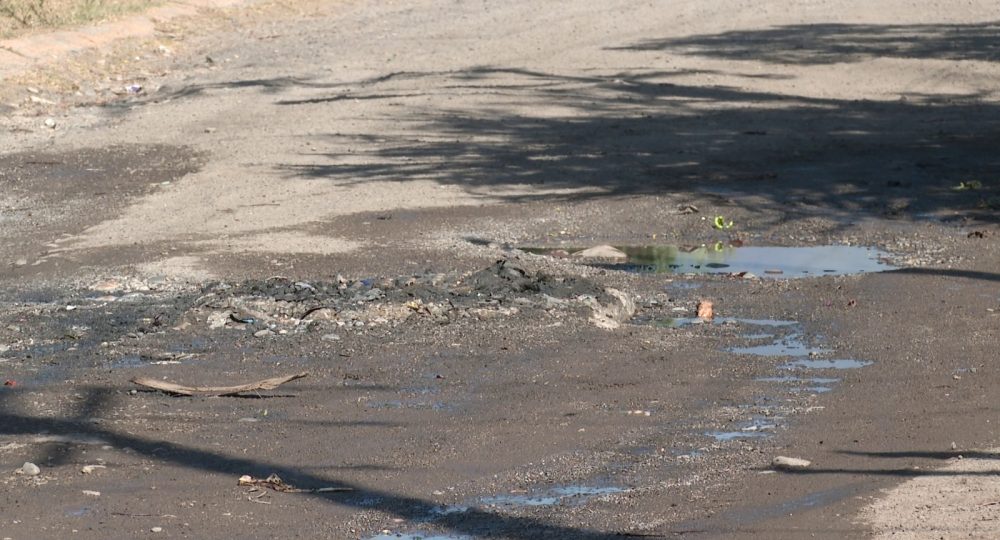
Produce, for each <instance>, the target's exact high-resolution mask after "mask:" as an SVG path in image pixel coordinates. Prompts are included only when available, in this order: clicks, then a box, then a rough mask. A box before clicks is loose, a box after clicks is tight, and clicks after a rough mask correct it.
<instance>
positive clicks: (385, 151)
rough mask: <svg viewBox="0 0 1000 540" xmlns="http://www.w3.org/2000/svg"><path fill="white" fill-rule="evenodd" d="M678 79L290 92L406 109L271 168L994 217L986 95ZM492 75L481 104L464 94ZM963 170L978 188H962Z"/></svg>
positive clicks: (518, 196)
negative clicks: (432, 99)
mask: <svg viewBox="0 0 1000 540" xmlns="http://www.w3.org/2000/svg"><path fill="white" fill-rule="evenodd" d="M676 76H677V74H675V73H670V72H642V73H618V74H612V75H609V76H606V77H592V78H580V77H563V76H561V75H558V74H552V73H538V72H531V71H524V70H517V71H512V70H509V69H492V68H478V69H475V70H470V71H468V72H465V73H462V74H454V73H448V74H444V75H442V74H434V73H431V74H427V75H426V80H425V81H423V82H422V83H421V84H420V86H421V87H422V88H423V90H422V92H423V95H424V97H423V98H421V99H426V96H428V95H437V96H444V95H449V94H453V95H454V96H455V99H465V100H467V101H469V103H468V104H467V105H464V106H450V107H448V108H427V107H425V106H423V105H420V104H419V103H418V101H419V100H411V99H410V98H408V97H406V96H407V95H408V94H409V93H410V90H411V87H410V86H409V84H411V83H412V81H413V78H414V76H412V75H411V76H410V77H408V78H407V80H406V81H407V82H406V84H403V85H399V84H398V83H373V85H374V86H376V87H375V88H367V87H365V86H363V85H362V86H361V87H360V88H361V89H360V90H359V89H357V88H355V89H353V90H352V91H351V92H350V94H346V93H336V94H333V95H323V96H315V97H310V98H303V99H300V100H292V101H289V100H285V101H284V103H286V105H285V106H292V105H293V104H294V105H296V106H301V105H302V104H305V103H308V104H310V105H315V104H317V103H320V102H333V101H337V102H339V104H340V106H343V107H353V106H356V105H354V102H353V101H352V100H359V101H369V100H379V99H385V100H395V101H394V102H393V103H394V104H396V105H399V107H398V110H399V111H400V114H399V117H398V118H397V119H396V120H395V127H393V128H392V129H388V130H384V131H380V132H379V133H367V132H363V131H354V132H351V131H350V130H349V129H344V130H342V131H338V132H331V133H327V134H325V135H320V136H317V137H315V138H314V141H315V143H316V150H315V151H313V152H310V153H306V154H303V155H302V156H301V157H302V159H301V160H299V162H298V163H285V164H281V165H279V169H280V170H282V171H283V172H284V173H285V174H286V176H287V177H288V178H289V179H324V180H330V181H333V182H335V183H337V184H338V185H353V184H359V183H364V182H369V181H391V182H407V181H413V180H429V181H434V182H438V183H442V184H450V185H456V186H461V187H463V188H464V189H466V190H468V191H469V192H472V193H476V194H482V195H483V196H489V197H495V198H497V197H498V198H500V199H503V200H507V201H511V202H519V201H530V200H585V199H593V198H601V197H609V196H628V195H645V194H671V193H680V194H684V193H688V194H714V195H718V196H722V197H724V198H726V199H729V200H735V201H738V202H737V204H739V205H741V206H744V207H746V208H747V209H749V210H776V211H778V212H779V213H781V214H783V215H787V216H790V217H793V218H794V217H803V216H813V215H820V216H827V217H833V218H836V219H841V220H843V221H845V222H852V221H855V220H857V219H863V218H867V217H874V218H889V219H962V218H967V217H972V218H977V219H981V220H985V221H997V212H996V211H995V208H996V207H997V205H998V204H1000V199H997V194H998V193H1000V192H998V187H1000V186H998V184H997V182H996V180H995V179H996V178H997V177H998V175H1000V156H998V155H997V154H996V152H994V150H993V148H994V141H995V140H996V137H997V134H998V133H1000V108H998V107H997V106H996V105H995V104H993V103H991V102H988V101H986V97H985V96H982V95H969V96H911V97H910V98H909V99H907V100H903V101H894V102H864V101H850V100H838V99H831V98H816V97H795V96H786V95H780V94H776V93H768V92H761V91H750V90H745V89H739V88H730V87H705V86H694V85H685V84H678V83H673V82H670V81H671V79H673V78H674V77H676ZM511 77H514V78H515V79H516V80H517V81H518V82H519V83H521V84H510V78H511ZM390 81H391V80H390ZM491 81H493V82H494V83H496V84H497V88H494V89H493V90H491V93H490V94H489V98H488V99H486V98H484V97H483V94H478V95H475V96H473V97H469V93H473V94H475V92H476V90H474V89H475V88H489V87H490V85H491V84H492V83H491ZM383 85H388V86H387V87H382V86H383ZM463 85H464V86H463ZM501 85H504V86H505V87H500V86H501ZM459 88H464V90H459ZM446 102H447V100H446ZM971 180H975V181H976V182H978V184H973V183H971V182H970V183H968V184H966V185H978V187H977V188H975V189H961V186H962V184H961V183H962V182H966V181H971Z"/></svg>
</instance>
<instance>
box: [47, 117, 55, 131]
mask: <svg viewBox="0 0 1000 540" xmlns="http://www.w3.org/2000/svg"><path fill="white" fill-rule="evenodd" d="M45 127H47V128H49V129H55V128H56V119H55V118H46V119H45Z"/></svg>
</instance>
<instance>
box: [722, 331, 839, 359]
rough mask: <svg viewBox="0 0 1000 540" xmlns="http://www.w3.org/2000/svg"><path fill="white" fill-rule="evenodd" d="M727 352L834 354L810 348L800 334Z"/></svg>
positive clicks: (731, 349) (734, 348)
mask: <svg viewBox="0 0 1000 540" xmlns="http://www.w3.org/2000/svg"><path fill="white" fill-rule="evenodd" d="M726 350H727V351H729V352H731V353H734V354H749V355H753V356H817V355H821V354H828V353H830V352H833V351H831V350H830V349H821V348H819V347H810V346H809V345H807V344H806V342H805V338H804V336H803V335H802V334H801V333H798V332H795V333H792V334H788V335H787V336H784V337H781V338H779V339H777V340H775V341H773V342H771V343H765V344H763V345H751V346H749V347H730V348H728V349H726Z"/></svg>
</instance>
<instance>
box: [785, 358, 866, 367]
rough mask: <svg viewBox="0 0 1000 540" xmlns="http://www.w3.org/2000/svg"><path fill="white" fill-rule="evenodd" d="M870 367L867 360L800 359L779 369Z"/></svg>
mask: <svg viewBox="0 0 1000 540" xmlns="http://www.w3.org/2000/svg"><path fill="white" fill-rule="evenodd" d="M870 365H872V362H869V361H868V360H851V359H834V360H817V359H806V358H802V359H799V360H792V361H790V362H786V363H784V364H782V365H781V366H779V368H780V369H859V368H863V367H865V366H870Z"/></svg>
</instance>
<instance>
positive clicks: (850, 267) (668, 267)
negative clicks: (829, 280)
mask: <svg viewBox="0 0 1000 540" xmlns="http://www.w3.org/2000/svg"><path fill="white" fill-rule="evenodd" d="M616 248H617V249H618V250H620V251H622V252H623V253H624V254H625V255H626V258H624V259H623V260H621V261H617V260H588V259H584V258H580V259H579V260H580V261H581V262H584V263H587V264H591V265H593V266H599V267H601V268H608V269H611V270H623V271H626V272H639V273H652V274H733V273H744V272H746V273H750V274H753V275H755V276H759V277H765V278H777V279H781V278H799V277H809V276H823V275H833V276H837V275H851V274H863V273H867V272H884V271H886V270H892V269H894V267H892V266H890V265H888V264H887V263H885V262H884V261H885V259H886V257H887V256H888V254H887V253H885V252H884V251H880V250H877V249H874V248H867V247H861V246H806V247H756V246H750V247H747V246H732V245H725V244H723V243H721V242H720V243H718V244H715V245H713V246H701V247H683V246H682V247H678V246H616ZM524 251H527V252H528V253H534V254H536V255H550V256H562V257H566V256H569V257H570V258H574V256H573V255H572V253H575V252H577V251H580V250H578V249H571V248H525V249H524Z"/></svg>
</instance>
